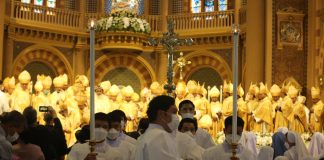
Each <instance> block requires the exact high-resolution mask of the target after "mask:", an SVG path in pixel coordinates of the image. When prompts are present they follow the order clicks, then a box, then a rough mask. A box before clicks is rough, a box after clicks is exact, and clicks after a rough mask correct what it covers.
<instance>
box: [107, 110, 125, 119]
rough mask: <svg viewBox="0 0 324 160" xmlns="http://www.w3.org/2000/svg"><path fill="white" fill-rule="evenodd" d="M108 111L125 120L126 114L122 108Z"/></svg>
mask: <svg viewBox="0 0 324 160" xmlns="http://www.w3.org/2000/svg"><path fill="white" fill-rule="evenodd" d="M110 113H112V114H115V115H117V116H119V117H120V118H121V119H124V121H126V120H127V117H126V114H125V112H123V111H122V110H119V109H116V110H114V111H112V112H110ZM108 114H109V113H108Z"/></svg>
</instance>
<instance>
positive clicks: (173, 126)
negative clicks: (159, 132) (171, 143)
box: [168, 114, 180, 132]
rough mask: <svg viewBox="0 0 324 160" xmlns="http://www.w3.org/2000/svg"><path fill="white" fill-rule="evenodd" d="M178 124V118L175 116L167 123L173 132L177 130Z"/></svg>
mask: <svg viewBox="0 0 324 160" xmlns="http://www.w3.org/2000/svg"><path fill="white" fill-rule="evenodd" d="M179 123H180V121H179V117H178V116H177V115H176V114H172V120H171V122H169V123H168V127H169V128H170V129H171V131H172V132H173V131H175V130H177V129H178V126H179Z"/></svg>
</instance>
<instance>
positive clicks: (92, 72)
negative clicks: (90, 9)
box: [90, 20, 95, 141]
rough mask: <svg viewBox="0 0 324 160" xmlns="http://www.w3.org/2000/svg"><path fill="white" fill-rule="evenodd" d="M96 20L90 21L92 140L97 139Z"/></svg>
mask: <svg viewBox="0 0 324 160" xmlns="http://www.w3.org/2000/svg"><path fill="white" fill-rule="evenodd" d="M94 26H95V22H94V21H93V20H91V22H90V140H91V141H95V117H94V107H95V106H94V104H95V102H94V82H95V69H94V64H95V48H94V45H95V27H94Z"/></svg>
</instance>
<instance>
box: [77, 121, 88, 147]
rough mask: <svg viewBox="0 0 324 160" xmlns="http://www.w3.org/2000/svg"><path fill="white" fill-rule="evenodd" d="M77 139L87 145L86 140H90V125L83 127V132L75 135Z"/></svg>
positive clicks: (80, 131)
mask: <svg viewBox="0 0 324 160" xmlns="http://www.w3.org/2000/svg"><path fill="white" fill-rule="evenodd" d="M75 137H76V139H77V140H78V141H79V142H80V143H85V142H86V140H89V139H90V126H89V125H85V126H83V127H82V128H81V130H78V131H77V132H76V133H75Z"/></svg>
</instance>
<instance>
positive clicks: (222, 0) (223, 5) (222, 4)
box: [218, 0, 227, 11]
mask: <svg viewBox="0 0 324 160" xmlns="http://www.w3.org/2000/svg"><path fill="white" fill-rule="evenodd" d="M218 10H219V11H226V10H227V0H218Z"/></svg>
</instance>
